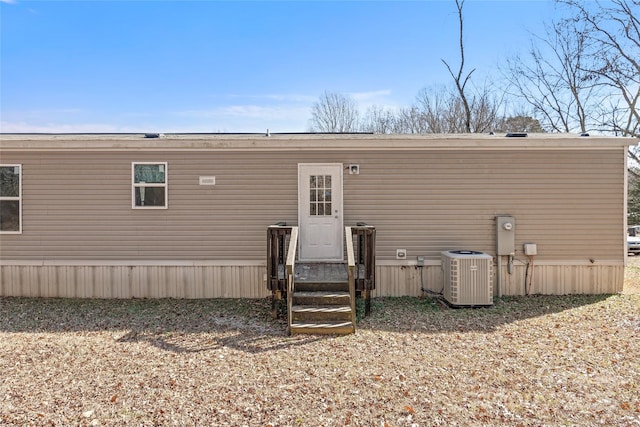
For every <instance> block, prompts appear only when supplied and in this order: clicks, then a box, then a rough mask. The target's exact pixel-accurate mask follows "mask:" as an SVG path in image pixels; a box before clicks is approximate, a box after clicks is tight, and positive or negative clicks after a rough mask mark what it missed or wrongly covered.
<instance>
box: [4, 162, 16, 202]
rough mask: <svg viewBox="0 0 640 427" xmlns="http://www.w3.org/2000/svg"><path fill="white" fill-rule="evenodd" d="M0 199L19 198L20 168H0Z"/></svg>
mask: <svg viewBox="0 0 640 427" xmlns="http://www.w3.org/2000/svg"><path fill="white" fill-rule="evenodd" d="M0 197H20V166H2V167H0Z"/></svg>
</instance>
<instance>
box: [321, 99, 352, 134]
mask: <svg viewBox="0 0 640 427" xmlns="http://www.w3.org/2000/svg"><path fill="white" fill-rule="evenodd" d="M358 117H359V113H358V105H357V104H356V102H355V101H354V100H353V99H352V98H351V97H349V96H347V95H343V94H340V93H336V92H324V93H323V94H322V95H320V99H319V100H318V101H317V102H316V103H315V104H313V107H312V109H311V124H310V130H311V131H312V132H336V133H337V132H355V131H357V130H358Z"/></svg>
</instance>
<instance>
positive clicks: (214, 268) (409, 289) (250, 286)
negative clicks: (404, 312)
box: [0, 261, 625, 299]
mask: <svg viewBox="0 0 640 427" xmlns="http://www.w3.org/2000/svg"><path fill="white" fill-rule="evenodd" d="M239 264H240V265H229V264H215V263H190V262H184V263H178V264H176V265H163V264H162V263H160V262H158V263H154V262H149V263H147V264H145V265H118V264H115V263H105V264H103V265H93V264H92V265H86V264H83V263H82V262H69V263H65V264H63V263H62V262H57V263H52V264H47V263H29V262H16V263H15V264H11V263H9V262H6V261H5V262H3V263H2V265H0V296H3V297H60V298H191V299H194V298H264V297H267V296H269V295H270V292H269V291H268V290H267V287H266V284H265V281H264V280H265V275H266V268H265V266H264V265H263V264H260V263H253V264H252V263H249V262H247V263H239ZM624 270H625V269H624V266H623V265H611V264H601V265H598V264H596V265H583V264H570V263H568V264H550V263H547V264H540V265H535V266H534V269H533V280H532V283H531V287H530V289H529V290H528V293H530V294H548V295H564V294H611V293H617V292H620V291H622V287H623V283H624ZM525 273H526V266H525V265H514V266H513V269H512V274H509V273H508V271H507V267H506V265H503V266H502V294H503V295H525V293H526V292H525V283H527V285H528V284H529V277H531V276H530V274H531V269H530V270H529V273H528V274H529V275H528V276H527V281H526V282H525ZM494 278H495V274H494ZM443 286H444V275H443V272H442V268H441V266H440V265H439V264H437V265H436V264H435V263H430V264H428V265H426V266H424V267H422V268H420V267H417V266H415V265H384V264H383V265H380V264H378V266H377V267H376V289H375V291H374V292H373V296H374V297H387V296H392V297H396V296H421V295H423V294H424V293H423V291H422V288H424V289H428V290H430V291H433V292H441V291H442V289H443ZM494 293H497V287H496V284H495V283H494Z"/></svg>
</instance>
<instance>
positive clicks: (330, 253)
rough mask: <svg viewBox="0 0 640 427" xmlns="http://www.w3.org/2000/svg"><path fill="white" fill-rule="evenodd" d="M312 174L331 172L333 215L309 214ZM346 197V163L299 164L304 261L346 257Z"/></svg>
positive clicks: (300, 240) (339, 259) (300, 225)
mask: <svg viewBox="0 0 640 427" xmlns="http://www.w3.org/2000/svg"><path fill="white" fill-rule="evenodd" d="M311 175H331V183H332V185H331V211H332V212H331V214H329V215H324V216H311V215H310V213H309V211H310V208H309V205H310V191H309V188H310V184H309V177H310V176H311ZM343 198H344V197H343V166H342V163H298V227H299V241H298V244H299V249H300V251H299V258H300V260H301V261H343V260H344V242H343V240H344V219H343V218H344V217H343ZM320 230H322V231H320ZM320 240H321V241H320Z"/></svg>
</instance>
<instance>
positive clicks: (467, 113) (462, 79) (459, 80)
mask: <svg viewBox="0 0 640 427" xmlns="http://www.w3.org/2000/svg"><path fill="white" fill-rule="evenodd" d="M464 2H465V0H456V8H457V9H458V23H459V26H460V38H459V43H460V67H459V68H458V72H457V73H454V72H453V70H452V69H451V67H450V66H449V64H448V63H447V61H445V60H444V59H443V60H442V62H443V63H444V65H445V66H446V67H447V70H449V74H451V77H453V81H454V82H455V85H456V89H457V90H458V95H459V96H460V101H461V103H462V108H463V110H464V130H465V132H467V133H470V132H471V107H470V106H469V101H468V99H467V95H466V93H465V87H466V86H467V83H469V79H470V78H471V74H473V72H474V71H475V68H474V69H473V70H471V71H469V72H468V73H466V75H464V76H463V74H464V41H463V37H462V36H463V22H464V19H463V16H462V8H463V7H464Z"/></svg>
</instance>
